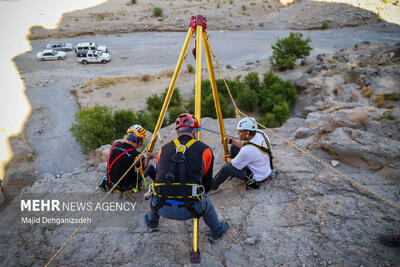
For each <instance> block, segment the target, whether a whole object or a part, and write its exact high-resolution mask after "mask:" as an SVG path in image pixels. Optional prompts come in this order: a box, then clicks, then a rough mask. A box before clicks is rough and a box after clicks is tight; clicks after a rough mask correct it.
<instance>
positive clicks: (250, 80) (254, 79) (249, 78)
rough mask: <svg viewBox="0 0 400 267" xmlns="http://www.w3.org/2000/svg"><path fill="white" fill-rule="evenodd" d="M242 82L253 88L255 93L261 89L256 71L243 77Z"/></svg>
mask: <svg viewBox="0 0 400 267" xmlns="http://www.w3.org/2000/svg"><path fill="white" fill-rule="evenodd" d="M244 84H245V85H246V87H247V88H248V89H250V90H254V91H256V92H257V93H259V92H260V91H261V82H260V78H259V77H258V72H250V73H249V74H247V75H246V76H245V77H244Z"/></svg>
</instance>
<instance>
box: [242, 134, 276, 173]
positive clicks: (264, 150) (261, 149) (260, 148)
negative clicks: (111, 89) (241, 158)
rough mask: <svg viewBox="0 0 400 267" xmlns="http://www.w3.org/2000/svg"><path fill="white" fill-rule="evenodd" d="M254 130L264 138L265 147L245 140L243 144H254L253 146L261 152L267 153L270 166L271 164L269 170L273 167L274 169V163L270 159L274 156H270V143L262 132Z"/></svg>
mask: <svg viewBox="0 0 400 267" xmlns="http://www.w3.org/2000/svg"><path fill="white" fill-rule="evenodd" d="M256 132H257V133H259V134H261V135H262V136H263V137H264V140H265V143H266V144H267V147H264V146H259V145H257V144H254V143H252V142H250V141H247V142H245V143H244V145H245V146H246V145H252V146H255V147H257V148H258V149H259V150H260V151H261V152H262V153H264V154H268V156H269V164H270V166H271V170H273V169H274V165H273V164H272V159H273V158H274V157H273V156H272V152H271V144H270V143H269V142H268V138H267V137H266V136H265V135H264V133H263V132H260V131H256Z"/></svg>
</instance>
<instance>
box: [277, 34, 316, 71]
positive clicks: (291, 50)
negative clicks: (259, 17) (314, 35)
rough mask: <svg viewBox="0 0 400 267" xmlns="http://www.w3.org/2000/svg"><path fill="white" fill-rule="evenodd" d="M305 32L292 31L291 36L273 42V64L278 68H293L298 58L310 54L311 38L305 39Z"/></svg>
mask: <svg viewBox="0 0 400 267" xmlns="http://www.w3.org/2000/svg"><path fill="white" fill-rule="evenodd" d="M302 38H303V34H302V33H299V32H296V33H294V32H291V33H290V34H289V37H286V38H282V39H281V38H278V41H277V42H276V43H275V44H273V45H272V46H271V47H272V56H271V57H270V61H271V64H272V66H273V67H274V68H275V69H277V70H286V69H292V68H293V67H294V62H295V61H296V59H300V58H305V57H307V56H308V55H310V51H311V50H312V48H311V46H309V43H310V42H311V38H310V37H308V38H307V39H305V40H303V39H302Z"/></svg>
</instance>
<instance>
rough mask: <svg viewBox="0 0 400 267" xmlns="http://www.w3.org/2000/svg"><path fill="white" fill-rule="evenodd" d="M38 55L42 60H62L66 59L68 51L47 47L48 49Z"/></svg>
mask: <svg viewBox="0 0 400 267" xmlns="http://www.w3.org/2000/svg"><path fill="white" fill-rule="evenodd" d="M36 57H37V58H38V59H40V60H41V61H45V60H53V59H58V60H61V59H65V58H66V57H67V53H65V52H63V51H56V50H50V49H46V50H43V51H42V52H39V53H37V54H36Z"/></svg>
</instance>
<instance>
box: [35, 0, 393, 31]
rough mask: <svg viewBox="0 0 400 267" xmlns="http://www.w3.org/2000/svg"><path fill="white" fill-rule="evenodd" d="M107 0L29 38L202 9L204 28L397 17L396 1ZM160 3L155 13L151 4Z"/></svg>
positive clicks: (307, 25)
mask: <svg viewBox="0 0 400 267" xmlns="http://www.w3.org/2000/svg"><path fill="white" fill-rule="evenodd" d="M135 2H136V3H135V4H132V1H131V0H109V1H106V2H105V3H104V4H101V5H98V6H96V7H93V8H90V9H85V10H77V11H74V12H71V13H67V14H65V15H64V16H63V18H62V19H61V20H60V22H59V25H58V27H57V29H55V30H48V29H45V28H43V27H41V26H34V27H32V28H31V33H30V34H29V38H30V39H44V38H61V37H73V36H79V35H88V34H91V35H93V34H96V35H97V34H110V33H127V32H138V31H186V30H187V27H188V25H189V21H190V17H191V16H194V15H197V14H202V15H203V16H205V17H206V18H207V27H208V29H209V30H262V29H297V30H307V29H308V30H309V29H321V28H322V29H324V28H341V27H345V26H357V25H362V24H366V23H373V22H380V21H387V22H391V23H395V22H396V21H397V22H398V23H399V21H398V20H400V19H399V18H400V6H399V5H400V4H399V2H397V3H396V4H392V3H391V2H390V1H386V2H388V3H383V2H382V1H377V0H366V1H364V0H363V1H359V0H324V1H322V0H321V1H319V0H314V1H313V0H242V1H238V0H217V1H209V0H167V1H165V0H155V1H141V0H139V1H135ZM155 7H160V8H162V16H158V17H157V16H154V15H153V8H155Z"/></svg>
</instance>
